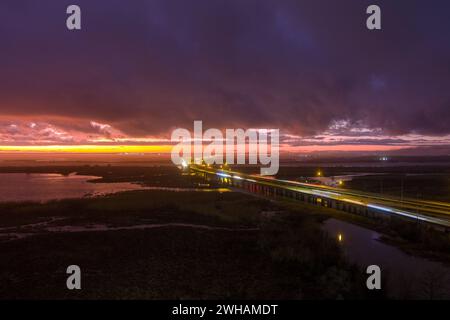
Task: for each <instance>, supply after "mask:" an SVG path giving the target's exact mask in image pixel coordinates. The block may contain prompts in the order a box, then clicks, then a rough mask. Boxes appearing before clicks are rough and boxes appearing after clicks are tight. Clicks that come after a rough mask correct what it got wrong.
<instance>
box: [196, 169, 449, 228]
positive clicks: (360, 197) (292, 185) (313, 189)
mask: <svg viewBox="0 0 450 320" xmlns="http://www.w3.org/2000/svg"><path fill="white" fill-rule="evenodd" d="M191 169H193V170H195V171H199V172H204V173H207V174H210V175H218V176H219V177H223V178H229V179H236V180H244V181H248V182H252V183H257V184H260V185H265V186H270V187H275V188H281V189H285V190H290V191H294V192H300V193H304V194H310V195H314V196H316V197H320V198H324V199H333V200H338V201H341V202H346V203H349V204H354V205H358V206H363V207H367V208H370V209H371V210H373V211H377V212H382V213H384V214H391V215H398V216H403V217H407V218H410V219H414V220H420V221H424V222H427V223H431V224H435V225H439V226H443V227H446V228H448V227H450V203H445V202H438V201H427V200H418V199H410V198H403V199H400V198H397V197H394V196H388V195H381V194H375V193H367V192H362V191H357V190H349V189H345V188H341V187H330V186H324V185H318V184H311V183H302V182H296V181H289V180H280V179H274V178H268V177H262V176H258V175H249V174H244V173H239V172H234V171H231V170H226V169H217V168H213V167H207V166H202V165H191Z"/></svg>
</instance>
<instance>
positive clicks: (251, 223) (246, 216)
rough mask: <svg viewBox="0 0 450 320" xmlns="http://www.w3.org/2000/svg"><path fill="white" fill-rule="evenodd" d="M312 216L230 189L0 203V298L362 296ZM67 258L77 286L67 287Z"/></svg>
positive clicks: (358, 281)
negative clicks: (76, 270) (77, 273)
mask: <svg viewBox="0 0 450 320" xmlns="http://www.w3.org/2000/svg"><path fill="white" fill-rule="evenodd" d="M320 219H321V218H320V216H316V217H313V216H309V215H307V216H305V215H298V214H292V213H290V212H287V211H285V210H284V209H283V208H281V207H278V206H277V205H274V204H272V203H271V202H269V201H267V200H261V199H255V198H252V197H250V196H247V195H242V194H238V193H231V192H230V193H218V192H178V193H177V192H160V191H139V192H127V193H122V194H116V195H111V196H108V197H104V198H98V199H81V200H65V201H60V202H52V203H48V204H43V205H38V204H31V203H30V204H11V205H3V206H2V210H1V215H0V221H1V225H2V230H1V236H2V242H1V243H0V251H1V252H2V259H1V260H0V281H1V283H2V285H1V286H0V297H1V298H3V299H4V298H31V299H36V298H37V299H40V298H108V299H111V298H112V299H115V298H120V299H132V298H139V299H166V298H168V299H189V298H192V299H197V298H217V299H222V298H243V299H245V298H248V299H249V298H272V299H299V298H322V299H323V298H329V299H336V298H365V297H367V290H364V288H363V285H364V283H365V281H364V279H363V278H362V273H361V272H360V271H359V270H358V269H357V268H356V267H355V266H351V265H350V264H348V263H347V262H346V261H345V259H343V257H342V255H341V252H340V250H339V247H338V245H337V243H336V242H335V240H333V239H331V238H329V237H328V236H327V235H326V234H325V233H324V232H323V231H321V229H320ZM19 225H20V226H21V227H20V228H18V227H17V226H19ZM8 227H11V228H10V229H7V228H8ZM16 237H19V238H20V239H17V238H16ZM15 238H16V239H15ZM14 239H15V240H14ZM8 240H9V241H8ZM72 264H76V265H79V266H80V268H81V270H82V274H83V277H82V288H83V289H82V290H81V291H69V290H67V289H66V284H65V282H66V277H67V275H66V273H65V271H66V268H67V266H69V265H72Z"/></svg>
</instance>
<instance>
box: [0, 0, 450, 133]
mask: <svg viewBox="0 0 450 320" xmlns="http://www.w3.org/2000/svg"><path fill="white" fill-rule="evenodd" d="M372 2H373V1H370V2H369V1H363V0H346V1H335V0H329V1H325V0H322V1H312V0H309V1H301V0H292V1H291V0H277V1H275V0H263V1H261V0H244V1H242V0H222V1H220V0H190V1H187V0H183V1H182V0H177V1H175V0H164V1H163V0H160V1H159V0H158V1H156V0H155V1H152V0H148V1H140V0H135V1H125V0H122V1H118V0H116V1H111V0H110V1H91V0H90V1H86V0H77V1H61V0H53V1H50V0H46V1H31V0H30V1H25V0H4V1H2V2H1V4H0V38H1V40H2V44H1V51H0V70H1V72H0V116H1V115H4V116H27V117H41V118H49V119H50V118H52V117H57V118H58V119H66V120H61V121H63V122H64V121H66V123H67V125H69V126H78V124H76V122H77V121H81V120H82V121H86V122H85V123H86V124H88V123H90V121H98V122H101V123H107V124H110V125H112V126H113V127H115V128H118V129H120V130H122V131H123V132H125V133H127V134H131V135H145V134H160V133H167V132H168V130H169V129H170V128H172V127H179V126H182V127H188V128H190V127H191V126H192V121H193V120H196V119H199V120H203V121H204V125H205V126H207V127H222V128H223V127H239V126H243V127H249V126H253V127H279V128H282V129H284V130H286V131H291V132H295V133H297V134H314V133H316V132H320V131H323V130H326V129H327V128H328V126H329V125H330V124H331V123H332V122H333V121H336V120H346V121H349V122H350V123H356V122H364V123H365V124H366V125H367V126H369V127H372V128H382V129H383V130H385V131H386V132H390V133H396V134H401V133H408V132H417V133H423V134H446V133H450V126H449V125H448V123H450V90H449V87H450V41H449V38H450V19H448V12H449V9H450V5H449V2H448V1H440V0H435V1H433V2H432V3H430V2H427V1H400V0H397V1H376V2H377V4H379V5H380V6H381V8H382V13H383V16H382V18H383V30H382V31H377V32H370V31H368V30H367V29H366V28H365V19H366V15H365V8H366V7H367V6H368V5H369V4H372ZM69 4H78V5H80V6H81V8H82V19H83V20H82V23H83V24H82V27H83V30H82V31H80V32H69V31H67V30H66V28H65V19H66V15H65V9H66V7H67V6H68V5H69ZM71 117H73V118H74V121H72V123H70V122H69V121H68V120H67V119H68V118H71ZM80 126H83V125H80ZM86 126H88V125H86ZM91 129H92V128H91ZM91 129H86V130H91Z"/></svg>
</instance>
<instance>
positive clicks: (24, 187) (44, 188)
mask: <svg viewBox="0 0 450 320" xmlns="http://www.w3.org/2000/svg"><path fill="white" fill-rule="evenodd" d="M97 178H99V177H95V176H82V175H75V174H71V175H67V176H65V175H61V174H56V173H45V174H41V173H39V174H34V173H29V174H27V173H0V202H6V201H47V200H53V199H65V198H80V197H87V196H97V195H104V194H109V193H115V192H120V191H128V190H139V189H143V187H142V186H140V185H138V184H134V183H128V182H120V183H90V182H88V181H89V180H93V179H97Z"/></svg>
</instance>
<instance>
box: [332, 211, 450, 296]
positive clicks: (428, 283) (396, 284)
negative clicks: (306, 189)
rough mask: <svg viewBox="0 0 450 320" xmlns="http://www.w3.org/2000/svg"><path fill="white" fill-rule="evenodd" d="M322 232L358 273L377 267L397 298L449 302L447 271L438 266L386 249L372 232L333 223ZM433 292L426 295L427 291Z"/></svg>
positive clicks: (441, 265)
mask: <svg viewBox="0 0 450 320" xmlns="http://www.w3.org/2000/svg"><path fill="white" fill-rule="evenodd" d="M323 227H324V229H325V230H326V231H328V233H329V234H330V235H331V236H332V237H333V238H336V239H337V241H338V242H339V244H340V245H341V246H342V248H343V250H344V253H345V255H346V256H347V257H348V259H349V260H350V261H351V262H353V263H356V264H358V265H359V266H360V267H361V268H362V269H364V270H365V269H366V268H367V267H368V266H369V265H378V266H379V267H380V268H381V270H382V274H383V275H385V277H386V278H387V279H388V286H389V292H390V293H391V294H392V295H393V296H395V297H400V298H431V296H430V294H432V295H434V296H433V298H450V278H449V277H448V275H449V274H450V268H448V267H446V266H444V265H443V264H441V263H438V262H433V261H429V260H427V259H424V258H420V257H416V256H412V255H408V254H406V253H405V252H403V251H401V250H400V249H398V248H396V247H393V246H390V245H387V244H385V243H383V242H381V241H380V240H379V239H380V238H381V235H380V234H379V233H377V232H375V231H372V230H369V229H366V228H362V227H359V226H356V225H353V224H350V223H347V222H343V221H340V220H336V219H328V220H327V221H325V223H324V226H323ZM430 287H433V288H434V292H433V293H430V292H428V291H429V288H430Z"/></svg>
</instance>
